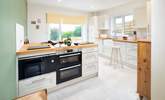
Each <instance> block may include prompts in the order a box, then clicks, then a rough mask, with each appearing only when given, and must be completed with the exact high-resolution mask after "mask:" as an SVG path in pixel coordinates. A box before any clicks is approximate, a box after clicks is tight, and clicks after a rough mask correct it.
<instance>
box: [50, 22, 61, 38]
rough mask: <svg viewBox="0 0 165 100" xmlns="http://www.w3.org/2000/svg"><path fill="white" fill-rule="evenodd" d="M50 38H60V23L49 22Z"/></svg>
mask: <svg viewBox="0 0 165 100" xmlns="http://www.w3.org/2000/svg"><path fill="white" fill-rule="evenodd" d="M49 31H50V40H53V41H57V40H60V32H61V31H60V25H59V24H49Z"/></svg>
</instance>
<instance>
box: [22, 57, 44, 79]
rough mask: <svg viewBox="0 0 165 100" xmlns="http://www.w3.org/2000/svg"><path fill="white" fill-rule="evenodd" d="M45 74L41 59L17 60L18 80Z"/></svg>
mask: <svg viewBox="0 0 165 100" xmlns="http://www.w3.org/2000/svg"><path fill="white" fill-rule="evenodd" d="M43 73H45V64H44V62H43V61H42V58H28V59H23V60H19V80H22V79H26V78H30V77H34V76H38V75H41V74H43Z"/></svg>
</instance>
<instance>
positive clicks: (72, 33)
mask: <svg viewBox="0 0 165 100" xmlns="http://www.w3.org/2000/svg"><path fill="white" fill-rule="evenodd" d="M81 30H82V28H81V25H75V24H62V39H66V38H68V37H69V38H72V41H76V40H81Z"/></svg>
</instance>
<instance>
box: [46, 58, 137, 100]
mask: <svg viewBox="0 0 165 100" xmlns="http://www.w3.org/2000/svg"><path fill="white" fill-rule="evenodd" d="M99 67H100V69H99V77H96V78H92V79H89V80H86V81H83V82H81V83H78V84H75V85H72V86H69V87H66V88H64V89H61V90H58V91H55V92H52V93H50V94H49V95H48V99H49V100H138V96H137V94H136V70H132V69H128V68H124V69H121V68H115V67H114V66H110V65H109V63H108V60H107V59H104V58H99Z"/></svg>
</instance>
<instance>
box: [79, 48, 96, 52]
mask: <svg viewBox="0 0 165 100" xmlns="http://www.w3.org/2000/svg"><path fill="white" fill-rule="evenodd" d="M97 51H98V48H96V47H94V48H84V49H82V53H90V52H97Z"/></svg>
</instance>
